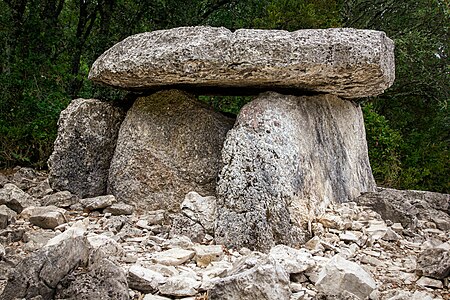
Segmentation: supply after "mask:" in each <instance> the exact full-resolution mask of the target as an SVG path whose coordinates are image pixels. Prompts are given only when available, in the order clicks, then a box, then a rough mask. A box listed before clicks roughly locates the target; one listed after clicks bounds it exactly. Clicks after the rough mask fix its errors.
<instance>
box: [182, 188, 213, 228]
mask: <svg viewBox="0 0 450 300" xmlns="http://www.w3.org/2000/svg"><path fill="white" fill-rule="evenodd" d="M216 201H217V199H216V197H214V196H207V197H202V196H201V195H199V194H198V193H196V192H189V193H188V194H187V195H186V197H185V198H184V201H183V203H181V211H182V212H183V214H184V215H185V216H187V217H188V218H190V219H191V220H193V221H194V222H197V223H199V224H200V225H202V227H203V228H205V231H206V232H208V233H210V234H211V233H213V232H214V221H215V219H216Z"/></svg>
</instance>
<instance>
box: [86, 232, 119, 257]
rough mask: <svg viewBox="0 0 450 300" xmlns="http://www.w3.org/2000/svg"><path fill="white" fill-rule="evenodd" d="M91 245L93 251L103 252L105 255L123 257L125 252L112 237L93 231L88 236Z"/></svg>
mask: <svg viewBox="0 0 450 300" xmlns="http://www.w3.org/2000/svg"><path fill="white" fill-rule="evenodd" d="M87 240H88V242H89V246H90V248H91V249H92V250H93V251H99V252H101V253H102V254H103V255H101V256H104V257H121V256H123V255H124V254H125V252H124V250H123V248H122V247H121V246H120V245H119V243H117V242H116V241H115V240H113V239H112V238H110V237H108V236H106V235H103V234H95V233H91V234H89V235H88V236H87Z"/></svg>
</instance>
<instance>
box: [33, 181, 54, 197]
mask: <svg viewBox="0 0 450 300" xmlns="http://www.w3.org/2000/svg"><path fill="white" fill-rule="evenodd" d="M51 193H53V189H52V188H51V187H50V184H49V183H48V179H45V180H43V181H41V182H40V183H39V184H38V185H36V186H34V187H31V188H30V189H29V190H28V194H30V196H32V197H34V198H43V197H45V196H47V195H49V194H51Z"/></svg>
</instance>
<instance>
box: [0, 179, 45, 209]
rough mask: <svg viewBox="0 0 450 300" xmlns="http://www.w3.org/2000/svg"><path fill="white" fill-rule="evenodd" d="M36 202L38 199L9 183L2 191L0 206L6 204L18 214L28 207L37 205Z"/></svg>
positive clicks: (0, 193)
mask: <svg viewBox="0 0 450 300" xmlns="http://www.w3.org/2000/svg"><path fill="white" fill-rule="evenodd" d="M36 202H37V201H36V199H34V198H33V197H31V196H30V195H29V194H27V193H25V192H24V191H22V190H21V189H19V188H18V187H17V186H16V185H14V184H12V183H7V184H5V185H4V186H3V188H2V189H0V205H2V204H5V205H6V206H8V207H9V208H10V209H12V210H14V211H15V212H17V213H21V212H22V210H24V208H26V207H29V206H33V205H36Z"/></svg>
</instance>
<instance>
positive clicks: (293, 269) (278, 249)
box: [269, 245, 316, 274]
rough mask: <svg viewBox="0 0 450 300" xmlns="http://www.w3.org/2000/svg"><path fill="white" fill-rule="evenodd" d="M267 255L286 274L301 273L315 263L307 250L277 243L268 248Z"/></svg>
mask: <svg viewBox="0 0 450 300" xmlns="http://www.w3.org/2000/svg"><path fill="white" fill-rule="evenodd" d="M269 255H270V256H271V257H272V258H273V259H275V260H276V261H277V262H278V263H279V264H280V265H281V266H282V267H283V268H284V270H285V271H286V273H288V274H295V273H302V272H305V271H307V270H309V269H311V268H313V267H314V266H315V265H316V263H315V261H314V259H313V257H312V255H311V253H309V252H308V251H306V250H304V249H301V250H299V249H294V248H291V247H288V246H285V245H277V246H275V247H273V248H272V249H270V252H269Z"/></svg>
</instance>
